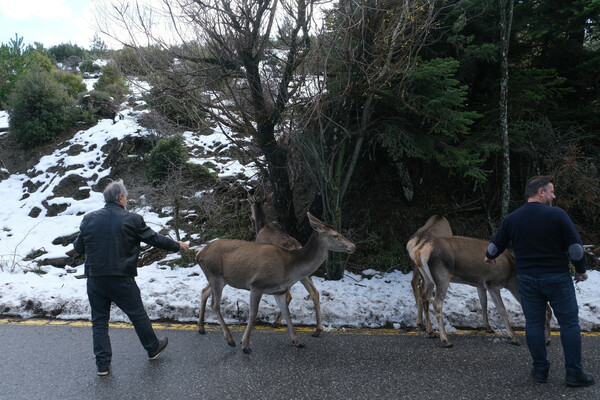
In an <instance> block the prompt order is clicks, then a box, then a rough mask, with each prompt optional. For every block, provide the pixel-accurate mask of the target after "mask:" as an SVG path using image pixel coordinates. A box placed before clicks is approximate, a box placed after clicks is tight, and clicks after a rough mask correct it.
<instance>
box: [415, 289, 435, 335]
mask: <svg viewBox="0 0 600 400" xmlns="http://www.w3.org/2000/svg"><path fill="white" fill-rule="evenodd" d="M419 291H420V296H421V305H422V307H423V314H424V315H425V332H426V333H427V336H429V337H430V338H434V337H435V336H436V335H435V331H434V330H433V327H432V326H431V317H430V315H429V302H430V299H431V296H432V295H433V283H431V282H427V281H426V280H425V279H422V280H421V286H420V289H419Z"/></svg>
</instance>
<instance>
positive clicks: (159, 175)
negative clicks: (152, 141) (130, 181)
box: [147, 135, 188, 181]
mask: <svg viewBox="0 0 600 400" xmlns="http://www.w3.org/2000/svg"><path fill="white" fill-rule="evenodd" d="M187 159H188V153H187V149H186V148H185V146H184V145H183V137H182V136H181V135H175V136H173V137H170V138H168V139H161V140H159V141H158V144H157V145H156V147H155V148H154V149H152V151H150V154H149V155H148V160H147V162H148V172H147V174H148V179H150V180H151V181H160V180H163V179H165V178H166V177H167V176H168V175H169V174H170V173H172V172H173V171H175V170H178V169H181V168H183V166H184V165H185V163H186V161H187Z"/></svg>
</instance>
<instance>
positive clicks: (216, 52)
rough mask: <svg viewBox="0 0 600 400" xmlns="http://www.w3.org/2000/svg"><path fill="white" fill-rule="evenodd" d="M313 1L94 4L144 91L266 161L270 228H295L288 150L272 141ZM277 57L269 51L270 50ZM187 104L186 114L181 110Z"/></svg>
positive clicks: (294, 83)
mask: <svg viewBox="0 0 600 400" xmlns="http://www.w3.org/2000/svg"><path fill="white" fill-rule="evenodd" d="M315 4H316V0H233V1H231V0H155V1H153V2H150V1H147V2H142V1H127V0H114V1H112V3H110V4H107V2H104V1H99V0H98V1H97V3H96V19H97V23H98V25H99V29H100V30H101V32H102V33H104V34H105V35H108V36H110V37H112V38H113V39H114V40H117V41H119V42H120V43H121V44H122V45H124V46H126V47H130V48H132V49H134V50H135V51H136V54H137V55H138V56H139V60H140V65H142V66H144V67H145V69H146V71H147V76H148V79H149V80H150V81H151V82H150V83H151V84H153V85H154V86H155V88H158V89H157V91H158V92H159V93H160V91H161V88H162V89H164V92H163V93H164V95H165V96H166V97H167V98H169V99H172V100H176V101H177V102H178V104H179V105H180V106H182V107H184V109H186V110H189V112H190V114H191V115H188V118H195V119H196V120H197V121H198V124H200V123H205V121H206V119H207V118H206V116H208V117H209V118H208V119H209V120H210V121H211V122H213V123H215V124H217V126H218V127H220V128H221V129H222V131H223V132H224V133H226V134H228V135H229V137H230V139H231V140H232V141H233V142H235V135H236V134H242V135H250V136H252V137H253V139H254V142H255V144H256V146H257V147H258V148H259V149H260V153H261V155H264V159H265V162H262V161H261V159H259V158H258V157H256V158H255V160H256V162H257V164H258V165H259V166H261V167H262V168H263V170H264V172H265V173H266V174H267V175H268V177H269V180H270V183H271V186H272V187H273V191H274V196H273V199H274V209H275V212H276V215H277V219H278V220H279V221H280V222H281V223H282V224H283V225H284V227H285V228H286V230H288V232H289V233H290V234H292V235H293V234H294V233H295V232H296V229H297V223H296V213H295V207H294V201H293V198H292V182H291V180H290V176H289V172H288V157H289V155H288V148H287V146H286V145H285V143H282V137H281V136H280V135H278V131H279V130H280V128H281V125H282V124H283V123H284V120H285V117H284V116H285V115H286V112H287V110H288V108H289V106H290V102H289V100H290V98H291V97H292V96H293V95H294V94H295V93H296V91H297V90H298V89H299V87H300V86H301V85H302V80H301V79H297V76H295V74H296V73H297V71H298V70H299V68H300V66H301V65H302V64H303V63H304V62H305V60H306V56H307V54H308V50H309V48H310V45H311V41H310V40H309V29H310V26H311V21H312V15H313V11H314V6H315ZM275 38H277V44H278V45H280V49H279V50H276V46H275V43H274V40H275ZM186 103H187V104H189V105H190V106H189V108H187V107H186V105H185V104H186Z"/></svg>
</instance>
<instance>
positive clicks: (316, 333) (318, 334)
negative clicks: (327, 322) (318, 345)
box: [312, 329, 323, 337]
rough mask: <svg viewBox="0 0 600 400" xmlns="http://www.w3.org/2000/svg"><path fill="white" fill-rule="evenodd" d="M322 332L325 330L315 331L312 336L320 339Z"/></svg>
mask: <svg viewBox="0 0 600 400" xmlns="http://www.w3.org/2000/svg"><path fill="white" fill-rule="evenodd" d="M321 332H323V329H315V331H314V333H313V334H312V337H319V336H320V335H321Z"/></svg>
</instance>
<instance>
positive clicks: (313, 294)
mask: <svg viewBox="0 0 600 400" xmlns="http://www.w3.org/2000/svg"><path fill="white" fill-rule="evenodd" d="M300 283H302V285H304V287H305V288H306V291H307V292H308V294H309V295H310V298H311V299H312V301H313V303H314V305H315V314H316V316H317V328H316V329H315V332H314V333H313V334H312V335H313V336H314V337H318V336H319V335H320V334H321V332H323V316H322V315H321V301H320V300H319V291H318V290H317V288H316V286H315V284H314V283H313V281H312V279H311V277H310V276H307V277H306V278H302V279H300ZM289 304H290V302H289V301H288V306H289Z"/></svg>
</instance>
